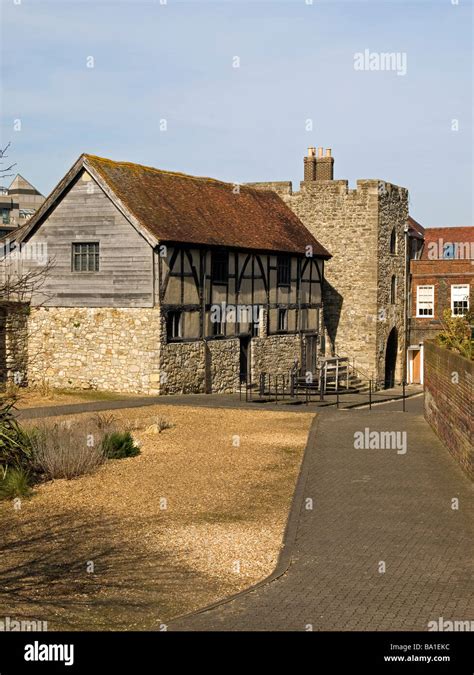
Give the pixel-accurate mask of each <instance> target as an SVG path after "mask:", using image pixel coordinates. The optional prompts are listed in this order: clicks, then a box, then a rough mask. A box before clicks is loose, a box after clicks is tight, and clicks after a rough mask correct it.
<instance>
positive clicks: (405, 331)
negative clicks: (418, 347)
mask: <svg viewBox="0 0 474 675" xmlns="http://www.w3.org/2000/svg"><path fill="white" fill-rule="evenodd" d="M403 233H404V240H405V279H404V285H405V292H404V294H403V336H404V338H403V346H404V350H403V352H404V353H403V379H404V380H405V382H407V380H408V372H407V366H408V352H407V349H408V266H409V264H410V259H409V252H408V223H407V222H406V223H405V229H404V230H403Z"/></svg>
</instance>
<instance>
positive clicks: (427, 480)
mask: <svg viewBox="0 0 474 675" xmlns="http://www.w3.org/2000/svg"><path fill="white" fill-rule="evenodd" d="M393 405H394V404H387V406H386V407H384V406H381V407H380V408H378V409H376V410H372V411H370V412H369V411H368V410H364V411H361V410H358V411H354V410H350V411H349V410H340V411H337V410H334V409H330V410H326V411H325V414H323V415H319V416H318V418H317V422H316V425H317V428H316V430H315V432H313V436H312V438H311V436H310V443H309V445H308V449H307V452H306V456H305V460H304V463H303V469H302V474H301V476H300V480H299V483H298V486H297V489H296V493H295V499H294V503H293V508H292V511H291V513H290V520H289V529H288V531H287V538H286V541H287V546H286V548H285V549H284V552H283V554H282V557H281V559H280V564H279V566H278V568H277V573H276V574H277V578H276V579H274V580H272V581H270V582H267V583H264V584H262V585H260V586H258V587H257V588H256V589H255V590H252V591H250V592H247V593H244V594H241V595H239V596H237V597H236V598H235V599H234V600H232V601H230V602H226V603H224V604H221V605H219V606H217V607H215V608H212V609H210V610H207V611H204V612H201V613H199V614H195V615H191V616H188V617H185V618H181V619H177V620H175V621H174V622H171V624H170V626H169V630H193V631H206V630H232V631H240V630H254V631H255V630H257V631H268V630H284V631H288V630H296V631H304V630H308V627H309V626H311V627H312V629H313V630H380V631H388V630H401V631H411V630H422V631H426V630H427V629H428V622H429V621H438V619H439V617H443V618H444V619H445V620H448V619H449V620H474V606H473V598H472V591H473V587H472V558H473V553H474V551H473V544H472V534H473V509H472V506H473V499H472V490H471V485H470V483H469V481H468V479H467V478H466V477H465V476H464V474H463V473H462V471H461V469H459V468H458V466H457V465H456V463H455V462H454V460H453V459H452V458H451V456H450V455H449V454H448V452H447V450H446V449H445V448H444V446H442V444H441V443H440V442H439V441H438V439H437V438H436V436H435V435H434V434H433V432H432V431H431V429H430V428H429V426H428V425H427V424H426V422H425V421H424V419H423V417H422V414H421V399H411V401H410V406H409V410H411V412H407V413H402V412H397V411H394V410H391V409H390V408H389V406H393ZM365 427H367V428H369V429H370V430H371V431H372V430H378V431H405V432H406V438H407V452H406V454H398V453H397V450H396V449H390V450H389V449H385V450H381V449H380V450H375V449H373V450H362V449H354V433H355V432H356V431H364V429H365ZM400 438H402V437H400ZM453 498H457V499H459V510H453V509H452V508H451V505H452V501H451V500H452V499H453ZM308 499H311V500H313V509H312V510H308V509H307V508H306V505H307V504H309V502H307V500H308ZM383 565H385V572H384V573H381V570H382V569H383ZM285 570H286V571H285ZM278 575H279V576H278Z"/></svg>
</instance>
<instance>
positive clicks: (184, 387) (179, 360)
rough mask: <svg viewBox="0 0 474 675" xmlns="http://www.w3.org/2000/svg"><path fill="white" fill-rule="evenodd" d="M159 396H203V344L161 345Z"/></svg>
mask: <svg viewBox="0 0 474 675" xmlns="http://www.w3.org/2000/svg"><path fill="white" fill-rule="evenodd" d="M160 372H161V378H160V379H161V386H160V393H161V394H203V393H205V391H206V350H205V343H204V342H201V341H200V342H172V343H170V344H164V343H163V344H162V346H161V359H160Z"/></svg>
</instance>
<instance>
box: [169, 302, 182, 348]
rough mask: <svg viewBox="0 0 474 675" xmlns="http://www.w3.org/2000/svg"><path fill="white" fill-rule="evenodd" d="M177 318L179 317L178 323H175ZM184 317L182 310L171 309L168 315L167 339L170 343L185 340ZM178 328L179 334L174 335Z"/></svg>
mask: <svg viewBox="0 0 474 675" xmlns="http://www.w3.org/2000/svg"><path fill="white" fill-rule="evenodd" d="M176 317H178V321H177V323H176V322H175V319H176ZM183 317H184V312H183V311H182V310H180V309H171V310H169V311H168V313H167V315H166V339H167V341H168V342H172V341H174V340H182V339H183V324H184V321H183ZM176 327H177V329H178V330H177V333H178V334H177V335H174V332H175V328H176ZM170 329H171V330H170Z"/></svg>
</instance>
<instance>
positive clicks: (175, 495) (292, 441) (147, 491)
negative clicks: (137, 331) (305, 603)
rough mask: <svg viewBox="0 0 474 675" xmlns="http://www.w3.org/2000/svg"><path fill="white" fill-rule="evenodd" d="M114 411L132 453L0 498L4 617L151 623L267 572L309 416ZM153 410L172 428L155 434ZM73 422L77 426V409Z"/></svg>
mask: <svg viewBox="0 0 474 675" xmlns="http://www.w3.org/2000/svg"><path fill="white" fill-rule="evenodd" d="M108 414H110V413H108ZM113 414H114V417H115V418H116V419H117V420H119V421H120V424H121V425H122V424H123V425H126V426H131V427H133V428H134V431H133V433H134V436H135V437H136V438H137V440H138V441H139V442H140V443H141V449H142V454H141V455H139V456H138V457H135V458H130V459H125V460H115V461H109V462H107V463H106V464H104V465H103V466H102V467H101V468H100V469H99V470H98V471H97V472H96V473H95V474H93V475H89V476H83V477H81V478H78V479H75V480H71V481H66V480H57V481H54V482H49V483H45V484H43V485H41V486H40V487H38V489H37V490H36V491H35V494H34V496H33V497H32V498H31V499H29V500H23V502H22V504H21V508H20V509H18V510H15V509H14V508H12V504H11V503H4V502H3V503H1V504H0V526H1V528H2V532H3V535H4V536H2V541H1V543H0V552H1V555H0V581H1V584H0V586H1V588H0V601H1V605H2V614H4V615H5V616H11V617H12V618H21V617H30V618H37V619H39V620H43V621H45V620H47V621H48V624H49V626H48V627H49V630H55V629H71V630H77V629H83V630H107V629H109V630H112V629H115V630H120V629H128V630H144V629H156V628H157V629H159V628H160V626H162V624H166V622H167V621H169V620H170V619H171V618H172V617H175V616H178V615H181V614H183V613H186V612H189V611H192V610H194V609H197V608H199V607H202V606H204V605H207V604H209V603H211V602H214V601H216V600H219V599H220V598H223V597H226V596H228V595H230V594H233V593H236V592H238V591H239V590H242V589H244V588H246V587H248V586H249V585H251V584H253V583H255V582H257V581H259V580H261V579H262V578H264V577H266V576H267V575H268V574H270V573H271V571H272V570H273V569H274V567H275V564H276V561H277V558H278V553H279V550H280V546H281V542H282V535H283V531H284V527H285V524H286V519H287V514H288V509H289V506H290V502H291V497H292V494H293V490H294V486H295V482H296V478H297V475H298V471H299V467H300V463H301V458H302V455H303V450H304V446H305V443H306V438H307V434H308V431H309V427H310V424H311V421H312V419H313V415H311V414H298V415H294V414H292V413H279V412H267V411H261V410H258V411H247V410H223V409H216V410H213V409H205V410H203V409H202V408H193V407H177V406H176V407H175V406H163V405H160V406H153V407H147V408H142V409H133V410H132V409H129V410H120V411H114V413H113ZM160 418H165V419H166V420H167V421H168V422H170V423H171V424H172V425H173V426H172V428H169V429H165V430H163V431H162V432H161V433H159V432H158V428H157V425H156V423H157V421H158V420H159V419H160ZM70 419H72V418H70ZM75 419H80V420H81V422H83V424H84V429H85V432H87V424H88V420H90V414H83V415H76V416H75ZM53 421H54V420H50V423H51V422H53Z"/></svg>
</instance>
